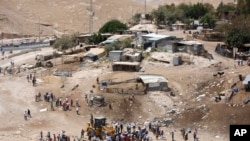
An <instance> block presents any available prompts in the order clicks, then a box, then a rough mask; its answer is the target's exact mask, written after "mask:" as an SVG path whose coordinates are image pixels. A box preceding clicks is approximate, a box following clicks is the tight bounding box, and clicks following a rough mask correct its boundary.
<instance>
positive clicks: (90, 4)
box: [89, 0, 94, 34]
mask: <svg viewBox="0 0 250 141" xmlns="http://www.w3.org/2000/svg"><path fill="white" fill-rule="evenodd" d="M93 16H94V12H93V1H92V0H90V2H89V33H90V34H92V32H93Z"/></svg>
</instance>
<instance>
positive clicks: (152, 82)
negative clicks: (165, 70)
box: [139, 74, 168, 91]
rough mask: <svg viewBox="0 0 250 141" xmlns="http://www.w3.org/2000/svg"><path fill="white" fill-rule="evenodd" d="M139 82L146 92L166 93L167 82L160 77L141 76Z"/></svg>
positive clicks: (153, 75)
mask: <svg viewBox="0 0 250 141" xmlns="http://www.w3.org/2000/svg"><path fill="white" fill-rule="evenodd" d="M139 82H142V83H143V85H144V86H145V88H146V90H147V91H168V80H167V79H166V78H165V77H164V76H162V75H156V74H141V75H139Z"/></svg>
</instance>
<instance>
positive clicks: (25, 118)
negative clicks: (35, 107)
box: [24, 111, 27, 120]
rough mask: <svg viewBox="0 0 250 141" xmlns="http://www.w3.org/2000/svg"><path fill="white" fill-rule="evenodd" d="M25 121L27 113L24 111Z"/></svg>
mask: <svg viewBox="0 0 250 141" xmlns="http://www.w3.org/2000/svg"><path fill="white" fill-rule="evenodd" d="M24 120H27V111H24Z"/></svg>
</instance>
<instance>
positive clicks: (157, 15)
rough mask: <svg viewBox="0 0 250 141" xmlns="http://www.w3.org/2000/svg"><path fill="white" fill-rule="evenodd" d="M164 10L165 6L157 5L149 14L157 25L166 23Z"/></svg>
mask: <svg viewBox="0 0 250 141" xmlns="http://www.w3.org/2000/svg"><path fill="white" fill-rule="evenodd" d="M165 12H166V7H165V6H162V5H161V6H159V7H158V9H155V10H153V11H152V13H151V15H152V16H153V18H154V19H155V22H156V24H157V25H160V24H166V15H165Z"/></svg>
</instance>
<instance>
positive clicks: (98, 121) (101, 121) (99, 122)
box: [94, 117, 106, 128]
mask: <svg viewBox="0 0 250 141" xmlns="http://www.w3.org/2000/svg"><path fill="white" fill-rule="evenodd" d="M94 120H95V124H94V127H95V128H102V127H103V126H105V125H106V118H105V117H95V119H94Z"/></svg>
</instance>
